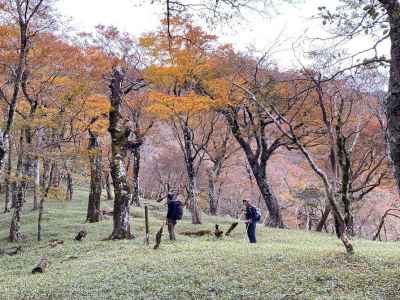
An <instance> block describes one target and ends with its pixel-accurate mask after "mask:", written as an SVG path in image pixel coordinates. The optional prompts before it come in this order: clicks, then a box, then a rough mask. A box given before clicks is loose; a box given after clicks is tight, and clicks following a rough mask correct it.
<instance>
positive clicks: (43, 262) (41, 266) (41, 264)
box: [32, 256, 49, 274]
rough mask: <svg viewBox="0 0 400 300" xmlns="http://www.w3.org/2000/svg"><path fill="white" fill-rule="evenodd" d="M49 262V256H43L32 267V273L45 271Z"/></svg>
mask: <svg viewBox="0 0 400 300" xmlns="http://www.w3.org/2000/svg"><path fill="white" fill-rule="evenodd" d="M48 263H49V260H48V259H47V257H46V256H41V257H40V258H39V261H38V262H37V264H36V266H35V267H34V268H33V269H32V274H35V273H43V272H44V271H45V270H46V268H47V265H48Z"/></svg>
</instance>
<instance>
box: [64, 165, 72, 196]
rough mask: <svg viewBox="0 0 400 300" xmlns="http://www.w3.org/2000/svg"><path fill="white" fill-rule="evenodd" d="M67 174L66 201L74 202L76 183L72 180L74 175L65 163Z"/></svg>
mask: <svg viewBox="0 0 400 300" xmlns="http://www.w3.org/2000/svg"><path fill="white" fill-rule="evenodd" d="M64 168H65V172H66V176H67V178H66V181H67V182H66V183H67V193H66V196H65V200H67V201H70V202H71V201H72V198H73V196H74V181H73V179H72V174H71V170H70V169H69V168H68V165H67V163H66V162H65V167H64Z"/></svg>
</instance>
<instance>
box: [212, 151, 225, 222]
mask: <svg viewBox="0 0 400 300" xmlns="http://www.w3.org/2000/svg"><path fill="white" fill-rule="evenodd" d="M222 164H223V158H220V159H217V160H216V161H215V162H214V163H213V166H212V167H211V168H210V169H209V170H208V211H209V213H210V215H212V216H215V215H216V214H217V211H218V199H219V193H218V192H217V191H216V185H217V181H218V177H219V175H220V173H221V169H222Z"/></svg>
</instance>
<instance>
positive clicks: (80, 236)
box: [75, 230, 87, 242]
mask: <svg viewBox="0 0 400 300" xmlns="http://www.w3.org/2000/svg"><path fill="white" fill-rule="evenodd" d="M86 235H87V232H86V230H81V231H79V232H78V234H77V235H76V237H75V240H76V241H79V242H81V241H82V240H83V239H84V238H85V237H86Z"/></svg>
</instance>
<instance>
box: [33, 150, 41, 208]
mask: <svg viewBox="0 0 400 300" xmlns="http://www.w3.org/2000/svg"><path fill="white" fill-rule="evenodd" d="M33 170H34V179H33V180H34V182H33V210H36V209H38V208H39V194H40V193H39V189H40V162H39V158H37V157H36V158H35V161H34V163H33Z"/></svg>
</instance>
